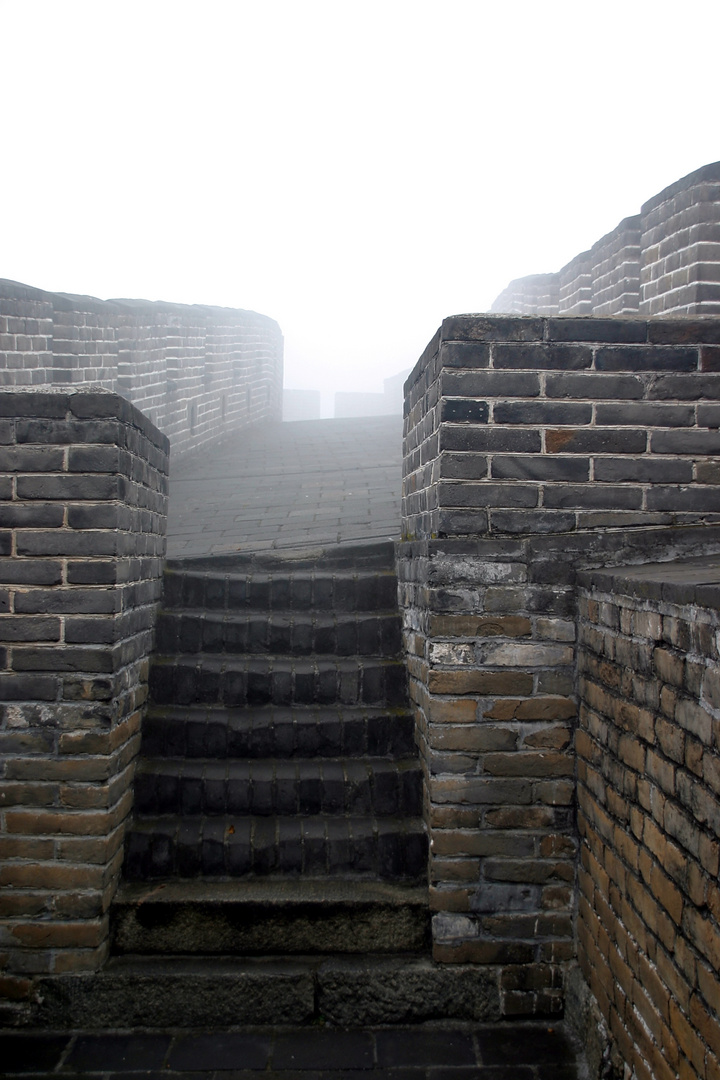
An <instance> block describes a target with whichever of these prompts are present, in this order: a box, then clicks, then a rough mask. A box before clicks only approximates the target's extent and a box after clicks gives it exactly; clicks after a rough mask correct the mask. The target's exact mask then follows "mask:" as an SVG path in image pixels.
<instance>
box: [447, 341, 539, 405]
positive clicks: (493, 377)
mask: <svg viewBox="0 0 720 1080" xmlns="http://www.w3.org/2000/svg"><path fill="white" fill-rule="evenodd" d="M457 347H458V348H459V347H460V346H457ZM440 393H441V394H443V395H447V396H449V397H481V398H484V397H501V398H502V397H521V398H531V397H537V396H538V395H539V393H540V377H539V375H535V374H534V373H533V372H530V371H443V373H442V375H441V378H440Z"/></svg>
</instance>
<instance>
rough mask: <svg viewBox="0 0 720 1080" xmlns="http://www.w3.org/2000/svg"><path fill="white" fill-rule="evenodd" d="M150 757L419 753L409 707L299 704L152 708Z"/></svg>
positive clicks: (146, 731) (147, 727) (147, 733)
mask: <svg viewBox="0 0 720 1080" xmlns="http://www.w3.org/2000/svg"><path fill="white" fill-rule="evenodd" d="M142 753H143V756H145V757H187V758H211V757H214V758H219V759H225V758H270V757H277V758H282V759H286V760H287V759H290V758H295V757H300V758H310V757H322V756H324V757H365V756H369V757H392V758H402V757H406V756H410V755H412V754H414V753H415V722H414V720H413V717H412V714H411V713H410V712H409V711H407V710H405V709H395V710H394V711H393V710H389V709H385V708H382V707H377V708H373V707H353V706H346V707H337V706H336V707H332V706H328V707H325V708H321V707H317V706H315V707H314V706H296V707H295V708H292V709H289V708H281V707H279V706H273V705H267V706H261V707H257V708H241V709H225V708H213V707H200V706H181V705H169V706H159V705H151V706H150V707H149V709H148V711H147V714H146V716H145V718H144V719H143V734H142Z"/></svg>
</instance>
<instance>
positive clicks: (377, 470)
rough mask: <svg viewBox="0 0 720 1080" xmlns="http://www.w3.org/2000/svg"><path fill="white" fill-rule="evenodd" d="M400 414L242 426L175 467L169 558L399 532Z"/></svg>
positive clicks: (375, 537) (379, 536)
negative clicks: (241, 428) (221, 441)
mask: <svg viewBox="0 0 720 1080" xmlns="http://www.w3.org/2000/svg"><path fill="white" fill-rule="evenodd" d="M401 472H402V419H401V417H399V416H377V417H375V416H372V417H362V418H360V419H349V420H304V421H299V422H294V423H285V424H282V423H267V424H258V425H256V426H255V427H252V428H246V429H245V430H244V431H241V432H239V433H238V434H237V435H234V436H232V437H231V438H228V439H226V440H224V441H223V443H222V444H221V445H220V446H219V447H216V448H213V449H212V450H204V451H200V452H198V453H196V454H194V455H192V456H189V455H188V456H186V457H185V458H181V459H179V460H178V462H177V464H176V465H174V466H172V465H171V472H170V512H169V518H168V558H170V559H177V558H183V557H188V556H199V555H211V554H231V553H233V552H247V551H264V550H272V549H275V548H288V547H290V548H293V547H302V546H307V545H313V546H314V545H325V544H340V543H345V542H347V541H353V540H379V539H383V540H386V539H388V538H392V539H396V538H399V535H400V486H401Z"/></svg>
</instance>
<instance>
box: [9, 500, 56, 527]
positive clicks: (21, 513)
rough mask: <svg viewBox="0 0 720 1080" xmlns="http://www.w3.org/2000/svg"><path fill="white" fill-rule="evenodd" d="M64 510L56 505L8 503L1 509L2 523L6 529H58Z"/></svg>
mask: <svg viewBox="0 0 720 1080" xmlns="http://www.w3.org/2000/svg"><path fill="white" fill-rule="evenodd" d="M64 520H65V508H64V507H63V506H61V505H59V504H57V503H49V504H48V503H30V504H23V503H9V504H8V505H7V506H3V508H2V523H3V525H5V526H7V527H8V528H19V529H33V528H34V529H59V528H60V527H61V526H62V524H63V521H64Z"/></svg>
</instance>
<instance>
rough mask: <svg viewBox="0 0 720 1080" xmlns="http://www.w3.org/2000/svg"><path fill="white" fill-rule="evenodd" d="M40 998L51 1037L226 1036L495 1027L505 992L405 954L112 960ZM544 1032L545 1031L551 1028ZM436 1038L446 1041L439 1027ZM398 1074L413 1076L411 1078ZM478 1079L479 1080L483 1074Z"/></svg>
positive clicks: (475, 970) (482, 974)
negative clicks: (67, 1032) (283, 1027)
mask: <svg viewBox="0 0 720 1080" xmlns="http://www.w3.org/2000/svg"><path fill="white" fill-rule="evenodd" d="M37 991H38V993H37V997H38V999H39V1003H38V1006H37V1010H36V1014H35V1017H36V1018H35V1024H36V1026H37V1028H38V1029H40V1030H45V1031H52V1030H63V1029H67V1028H71V1029H72V1028H74V1029H77V1030H98V1029H103V1028H105V1029H121V1030H127V1029H147V1030H154V1031H161V1030H164V1029H170V1030H172V1029H174V1028H177V1026H178V1023H182V1026H183V1027H185V1028H199V1029H207V1030H209V1031H222V1030H226V1029H228V1028H235V1027H237V1026H238V1025H243V1024H245V1025H266V1024H267V1025H279V1024H303V1025H305V1024H307V1025H315V1026H318V1025H320V1024H322V1023H325V1024H329V1025H332V1026H333V1027H337V1028H361V1027H367V1026H370V1025H376V1024H382V1025H387V1024H395V1023H400V1024H419V1023H421V1022H422V1021H424V1020H432V1021H433V1022H434V1023H435V1024H437V1022H438V1021H440V1020H443V1019H449V1018H452V1019H460V1020H467V1021H476V1022H477V1021H497V1020H499V1018H500V993H501V990H500V980H499V978H498V970H497V968H496V967H493V966H490V965H480V964H436V963H433V961H432V960H430V959H429V958H428V957H427V956H424V955H421V956H415V955H408V954H401V955H400V956H385V955H380V956H376V955H365V956H362V957H354V956H346V955H340V956H332V955H331V956H325V957H323V956H316V957H301V956H297V957H290V958H287V959H286V958H281V957H238V956H230V957H197V956H189V957H165V956H147V957H142V956H135V955H133V956H115V957H111V959H110V961H109V962H108V963H107V964H106V965H105V967H104V969H103V970H102V971H101V972H98V973H97V974H93V973H90V972H88V974H87V975H83V976H82V977H81V978H78V976H77V975H76V974H72V975H50V976H41V977H40V978H39V980H38V982H37ZM543 1026H544V1028H545V1029H547V1021H545V1023H544V1025H543ZM434 1036H435V1038H438V1037H440V1038H442V1033H441V1031H440V1032H439V1031H438V1028H437V1027H435V1033H434ZM525 1037H526V1038H527V1037H528V1036H527V1035H526V1036H525ZM516 1038H517V1035H516ZM549 1060H550V1061H553V1060H554V1058H553V1057H552V1056H550V1057H549ZM460 1071H461V1072H462V1071H463V1070H460ZM482 1071H483V1072H485V1070H482ZM400 1072H403V1075H407V1070H404V1071H403V1070H398V1075H399V1074H400ZM415 1072H418V1070H415ZM441 1073H442V1070H440V1071H439V1072H438V1074H437V1075H438V1076H439V1075H440V1074H441ZM446 1073H447V1070H446ZM236 1075H242V1074H236ZM266 1075H267V1076H268V1077H270V1076H271V1075H272V1074H270V1073H267V1074H266ZM298 1075H299V1074H298ZM307 1075H308V1077H313V1078H314V1077H317V1075H318V1074H317V1073H313V1072H310V1073H308V1074H307ZM323 1075H326V1076H328V1077H329V1076H330V1075H331V1074H330V1073H325V1074H323ZM419 1075H424V1072H422V1071H420V1072H419ZM464 1075H468V1074H467V1072H465V1074H464ZM473 1075H479V1074H478V1073H477V1070H473ZM487 1075H488V1077H490V1076H491V1075H492V1076H493V1077H494V1078H495V1080H503V1078H506V1077H508V1076H509V1075H512V1076H513V1077H517V1078H518V1080H519V1078H520V1076H522V1077H525V1076H526V1075H527V1077H530V1076H532V1075H534V1071H533V1070H531V1069H529V1068H528V1069H522V1070H518V1069H517V1068H516V1069H514V1070H511V1073H508V1071H507V1070H506V1069H491V1070H488V1071H487ZM548 1075H549V1074H548ZM563 1075H564V1074H563Z"/></svg>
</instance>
